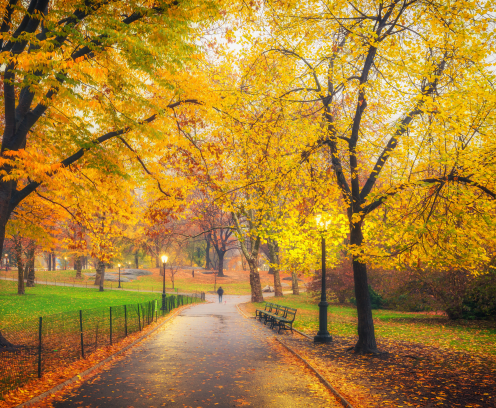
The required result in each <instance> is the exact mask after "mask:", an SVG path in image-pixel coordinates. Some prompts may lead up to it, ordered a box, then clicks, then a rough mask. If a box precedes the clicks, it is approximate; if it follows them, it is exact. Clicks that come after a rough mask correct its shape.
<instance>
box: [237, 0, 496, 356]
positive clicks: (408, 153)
mask: <svg viewBox="0 0 496 408" xmlns="http://www.w3.org/2000/svg"><path fill="white" fill-rule="evenodd" d="M489 8H490V6H489V4H487V3H483V2H481V3H478V2H473V3H471V4H470V5H468V4H467V3H461V2H455V3H451V4H450V5H447V4H446V3H444V2H424V1H410V2H407V1H394V0H393V1H390V2H359V3H356V4H355V3H353V4H352V3H349V2H345V1H342V2H341V1H337V2H336V1H333V2H326V3H321V2H313V1H307V2H298V3H291V2H289V3H288V2H285V3H278V4H272V5H271V7H267V8H265V9H264V10H263V17H261V18H258V19H256V20H254V24H253V32H257V33H260V32H266V33H269V35H267V36H259V35H256V36H252V37H250V36H248V35H245V36H244V37H243V38H244V39H245V41H246V44H244V45H243V47H242V48H243V49H244V50H247V52H246V53H245V54H246V55H247V54H248V53H249V54H250V57H251V58H252V59H251V61H252V63H251V66H252V71H251V74H252V75H254V76H257V75H258V76H262V75H264V76H265V75H266V74H265V73H262V71H261V69H257V68H256V67H257V66H259V67H261V66H265V67H268V68H266V70H271V72H272V76H273V78H274V80H273V81H266V82H265V83H266V84H267V86H266V88H265V90H262V89H260V90H258V92H259V94H261V93H263V94H264V95H266V98H267V100H269V99H272V100H273V101H275V102H274V105H277V106H284V107H285V110H286V111H287V115H292V114H293V112H294V111H295V108H294V107H295V106H296V105H299V106H302V107H304V108H302V110H306V111H307V112H308V113H307V115H302V116H301V119H300V120H301V123H306V124H307V125H308V127H307V131H306V134H305V135H306V136H307V137H305V138H302V139H301V143H302V147H303V146H304V147H303V148H302V149H301V154H302V155H303V157H305V158H309V160H312V159H311V158H310V156H311V155H314V156H315V158H316V159H317V158H318V157H321V155H320V153H319V152H320V151H321V150H322V149H328V150H329V152H330V153H331V155H332V168H333V173H334V174H333V177H332V178H331V177H330V178H329V181H331V180H332V181H334V182H335V183H336V184H337V186H339V188H340V190H341V193H342V205H343V210H345V212H346V214H347V218H348V225H349V234H350V245H349V251H350V254H351V255H352V264H353V272H354V287H355V296H356V299H357V310H358V336H359V338H358V341H357V343H356V345H355V352H359V353H375V352H377V344H376V340H375V333H374V324H373V320H372V311H371V306H370V298H369V292H368V279H367V267H366V265H367V262H371V259H372V258H371V257H373V256H374V255H377V253H376V254H374V253H373V252H374V250H368V249H367V248H368V246H367V244H366V242H365V241H364V239H365V236H364V228H369V227H368V225H369V224H370V231H373V229H374V228H373V226H372V225H376V224H375V222H374V220H373V217H370V215H371V214H374V213H376V212H377V213H378V212H380V211H381V210H380V208H381V207H382V206H383V205H384V203H386V202H388V201H389V200H390V199H391V200H393V201H394V200H395V198H394V197H395V196H397V195H398V194H401V193H402V192H403V191H405V190H408V191H414V190H416V191H417V192H419V191H421V194H424V193H425V192H426V191H429V192H430V193H429V194H430V196H431V203H432V200H434V199H436V200H437V199H439V198H441V194H440V192H441V190H443V189H445V188H450V189H463V190H465V191H468V192H469V193H468V195H472V196H473V197H474V198H475V197H476V196H477V197H479V200H481V201H483V202H487V200H489V201H491V200H494V198H495V197H496V195H495V193H494V188H493V187H494V186H493V182H494V179H493V178H492V174H494V173H493V172H492V170H491V168H490V166H488V165H487V164H488V163H487V162H485V161H484V160H482V158H483V157H487V152H488V149H492V147H491V146H494V144H493V143H492V142H491V141H490V140H489V139H488V137H487V135H488V134H489V133H488V132H487V129H488V128H490V127H491V126H492V123H493V109H494V108H493V107H494V96H493V91H492V85H491V81H490V80H489V78H491V77H492V74H491V73H490V72H489V71H488V69H487V67H486V64H485V61H486V59H487V58H488V56H489V53H491V52H492V51H491V50H492V49H493V36H492V33H491V32H490V31H488V24H490V21H491V18H492V17H491V15H490V12H489ZM244 28H245V29H246V27H244ZM288 33H291V35H288ZM255 38H256V40H255ZM252 40H253V41H252ZM256 53H258V55H256ZM254 82H255V80H252V81H251V83H254ZM276 85H277V86H276ZM310 112H312V113H311V114H310ZM314 112H321V115H320V117H319V118H316V119H314V120H313V121H312V120H309V118H312V119H313V118H315V114H314ZM434 163H436V164H435V165H434ZM434 168H436V171H434V172H433V171H432V170H433V169H434ZM390 174H393V175H394V176H393V177H389V175H390ZM385 177H387V179H388V181H389V180H390V181H391V182H390V183H389V182H384V183H380V182H379V181H380V180H382V179H384V178H385ZM435 197H436V198H435ZM492 202H494V201H492ZM488 205H493V204H488ZM427 208H428V206H427ZM428 212H429V210H427V214H428Z"/></svg>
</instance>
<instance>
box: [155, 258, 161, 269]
mask: <svg viewBox="0 0 496 408" xmlns="http://www.w3.org/2000/svg"><path fill="white" fill-rule="evenodd" d="M155 268H160V259H158V256H156V257H155Z"/></svg>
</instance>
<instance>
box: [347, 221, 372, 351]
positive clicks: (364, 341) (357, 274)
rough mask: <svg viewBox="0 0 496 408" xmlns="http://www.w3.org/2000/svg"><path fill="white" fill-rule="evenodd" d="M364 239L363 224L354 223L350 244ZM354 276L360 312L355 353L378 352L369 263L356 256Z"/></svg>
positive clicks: (358, 243) (354, 259) (360, 242)
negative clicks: (368, 273)
mask: <svg viewBox="0 0 496 408" xmlns="http://www.w3.org/2000/svg"><path fill="white" fill-rule="evenodd" d="M362 241H363V234H362V224H361V223H356V224H353V225H352V227H351V232H350V244H351V245H356V246H357V247H359V246H360V245H361V244H362ZM353 278H354V281H355V299H356V304H357V314H358V342H357V343H356V344H355V353H360V354H366V353H367V354H368V353H377V343H376V340H375V332H374V321H373V319H372V306H371V303H370V295H369V285H368V280H367V265H365V264H364V263H361V262H360V261H359V260H358V257H356V256H355V257H353Z"/></svg>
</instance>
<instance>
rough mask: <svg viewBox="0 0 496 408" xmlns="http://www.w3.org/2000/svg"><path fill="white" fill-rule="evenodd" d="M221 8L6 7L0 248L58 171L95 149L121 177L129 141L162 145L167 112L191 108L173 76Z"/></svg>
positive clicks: (95, 156) (1, 49) (96, 157)
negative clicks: (17, 214) (160, 130)
mask: <svg viewBox="0 0 496 408" xmlns="http://www.w3.org/2000/svg"><path fill="white" fill-rule="evenodd" d="M216 5H219V3H218V2H216V4H214V3H213V2H208V1H206V2H204V1H201V2H195V1H191V2H189V1H187V2H179V3H178V2H175V1H168V0H160V1H158V2H155V3H153V4H152V3H150V4H143V3H141V2H135V1H112V2H107V1H103V2H102V1H91V0H90V1H79V0H70V1H65V2H60V1H59V2H50V1H49V0H30V1H28V2H18V1H17V0H10V1H6V2H3V4H2V6H1V8H0V13H1V15H2V25H1V28H0V31H1V33H2V40H1V43H0V58H1V64H2V66H3V67H4V69H3V77H2V80H3V83H2V88H3V95H4V97H3V115H2V117H3V120H4V123H3V129H2V130H3V136H2V147H1V163H0V172H1V174H2V177H3V179H2V180H1V181H0V241H2V242H3V239H4V236H5V228H6V225H7V221H8V219H9V217H10V215H11V214H12V212H13V211H14V210H15V209H16V208H17V207H18V205H19V204H20V203H21V202H22V201H23V200H24V199H25V198H26V197H27V196H29V195H30V194H32V193H33V191H35V190H36V189H37V188H38V187H39V186H40V185H42V184H44V183H51V179H52V177H53V176H55V175H56V174H57V172H58V170H60V169H62V168H68V167H69V166H71V165H74V163H76V162H81V158H82V157H83V156H84V157H85V158H87V159H88V152H90V151H91V152H92V154H91V155H89V156H90V159H92V160H91V161H92V165H94V166H105V163H107V171H111V172H112V171H117V169H116V168H115V167H112V166H111V165H110V166H109V161H108V159H109V158H110V157H112V158H114V159H115V157H118V155H119V154H121V153H122V151H121V149H131V150H132V149H133V147H132V144H130V143H129V140H128V141H126V140H124V139H123V136H125V135H129V134H130V133H131V134H133V136H134V137H136V138H137V139H140V140H143V139H146V138H150V139H155V140H160V138H158V139H157V134H156V133H154V132H153V130H152V131H151V132H148V131H145V129H146V130H148V128H147V126H146V125H147V124H149V123H151V122H154V121H159V119H160V118H161V117H162V114H163V112H164V109H165V110H166V109H167V107H169V108H170V107H173V106H178V105H180V104H183V103H188V102H190V103H195V101H194V100H192V99H190V100H188V97H187V95H185V94H184V93H183V92H181V91H180V88H181V87H180V85H179V84H180V83H181V79H180V76H181V75H177V76H175V77H174V78H172V77H171V75H170V74H171V73H172V72H174V71H175V70H176V69H177V68H178V67H179V66H181V64H182V63H183V62H186V61H187V60H188V59H190V57H191V56H192V54H193V53H194V52H195V51H196V50H197V47H196V44H195V37H196V35H197V34H199V32H200V31H201V30H203V29H204V27H205V25H208V22H209V21H211V18H215V16H216V15H217V13H216ZM198 21H201V24H197V25H195V22H198ZM198 30H199V31H198ZM152 73H153V75H152ZM171 89H172V91H171ZM171 101H172V102H171ZM135 129H139V131H138V132H136V134H134V132H133V131H134V130H135ZM117 138H120V139H117ZM110 140H117V141H118V143H115V144H113V145H112V146H111V147H110V146H109V143H108V141H110ZM36 149H38V151H37V153H38V155H37V154H35V151H36ZM111 161H112V160H110V162H111ZM143 164H144V163H143ZM27 168H29V169H30V170H29V173H30V174H27V173H26V169H27ZM18 169H23V170H24V171H20V172H19V171H17V170H18Z"/></svg>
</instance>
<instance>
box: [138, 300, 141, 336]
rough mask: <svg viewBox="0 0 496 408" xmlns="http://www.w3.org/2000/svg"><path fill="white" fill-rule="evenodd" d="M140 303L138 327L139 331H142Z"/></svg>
mask: <svg viewBox="0 0 496 408" xmlns="http://www.w3.org/2000/svg"><path fill="white" fill-rule="evenodd" d="M139 306H140V305H139V303H138V327H139V331H141V313H140V308H139Z"/></svg>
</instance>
